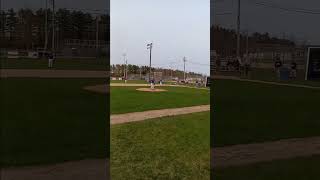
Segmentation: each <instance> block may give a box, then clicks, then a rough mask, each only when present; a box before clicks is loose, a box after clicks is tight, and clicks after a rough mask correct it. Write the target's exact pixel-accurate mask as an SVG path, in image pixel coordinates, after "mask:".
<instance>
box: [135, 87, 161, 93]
mask: <svg viewBox="0 0 320 180" xmlns="http://www.w3.org/2000/svg"><path fill="white" fill-rule="evenodd" d="M136 90H137V91H143V92H164V91H167V90H165V89H157V88H154V89H151V88H138V89H136Z"/></svg>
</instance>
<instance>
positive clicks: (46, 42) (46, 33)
mask: <svg viewBox="0 0 320 180" xmlns="http://www.w3.org/2000/svg"><path fill="white" fill-rule="evenodd" d="M45 1H46V2H45V4H46V13H45V26H44V29H45V30H44V31H45V37H44V51H47V48H48V0H45Z"/></svg>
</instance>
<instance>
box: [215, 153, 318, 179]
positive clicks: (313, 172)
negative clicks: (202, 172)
mask: <svg viewBox="0 0 320 180" xmlns="http://www.w3.org/2000/svg"><path fill="white" fill-rule="evenodd" d="M319 167H320V156H312V157H306V158H295V159H290V160H277V161H272V162H264V163H257V164H253V165H246V166H241V167H228V168H223V169H222V168H217V169H215V170H214V171H213V179H216V180H248V179H250V180H271V179H272V180H318V179H319V177H320V171H319Z"/></svg>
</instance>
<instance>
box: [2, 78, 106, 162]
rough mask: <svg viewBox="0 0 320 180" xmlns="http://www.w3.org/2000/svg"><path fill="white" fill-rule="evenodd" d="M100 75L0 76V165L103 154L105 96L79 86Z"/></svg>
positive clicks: (104, 149) (102, 155)
mask: <svg viewBox="0 0 320 180" xmlns="http://www.w3.org/2000/svg"><path fill="white" fill-rule="evenodd" d="M104 81H105V79H33V78H8V79H1V89H0V92H1V101H0V104H1V111H0V115H1V150H0V152H1V164H2V165H3V166H19V165H30V164H32V165H33V164H46V163H55V162H63V161H67V160H79V159H87V158H105V157H107V156H108V150H109V147H108V139H109V138H108V134H109V128H108V127H109V122H108V118H107V117H108V109H109V107H108V101H109V100H108V98H107V96H106V95H105V94H99V93H92V92H89V91H86V90H83V89H82V87H83V86H87V85H96V84H102V83H105V82H104Z"/></svg>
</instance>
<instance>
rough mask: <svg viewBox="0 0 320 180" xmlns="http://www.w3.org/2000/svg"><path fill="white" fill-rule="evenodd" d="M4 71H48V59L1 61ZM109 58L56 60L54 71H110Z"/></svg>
mask: <svg viewBox="0 0 320 180" xmlns="http://www.w3.org/2000/svg"><path fill="white" fill-rule="evenodd" d="M0 62H1V66H0V68H2V69H48V60H47V59H23V58H20V59H6V58H4V59H1V60H0ZM108 64H109V58H107V57H105V58H99V59H95V58H92V59H79V58H78V59H76V58H74V59H61V58H58V59H56V60H55V64H54V69H70V70H109V65H108Z"/></svg>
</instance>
